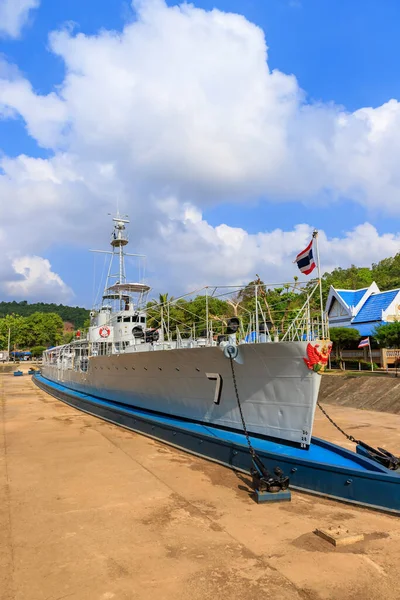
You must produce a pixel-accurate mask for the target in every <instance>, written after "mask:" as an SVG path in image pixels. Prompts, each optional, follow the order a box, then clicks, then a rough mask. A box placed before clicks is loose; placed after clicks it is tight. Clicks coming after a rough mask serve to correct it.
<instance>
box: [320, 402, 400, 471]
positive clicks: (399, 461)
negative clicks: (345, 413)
mask: <svg viewBox="0 0 400 600" xmlns="http://www.w3.org/2000/svg"><path fill="white" fill-rule="evenodd" d="M317 406H318V408H319V409H320V411H321V412H322V413H323V414H324V415H325V417H326V418H327V419H328V421H329V422H330V423H332V425H333V426H334V427H336V429H337V430H338V431H340V433H341V434H343V435H344V437H345V438H347V439H348V440H349V441H350V442H353V443H354V444H357V445H358V446H361V447H362V448H364V450H365V451H366V455H367V457H368V458H370V459H372V460H374V461H375V462H378V463H380V464H381V465H383V466H384V467H386V468H387V469H390V470H391V471H395V470H396V469H398V468H399V467H400V457H397V456H395V455H394V454H392V453H391V452H388V451H387V450H385V449H384V448H379V447H378V448H374V447H373V446H370V445H369V444H366V443H365V442H363V441H362V440H357V439H356V438H355V437H354V436H352V435H349V434H348V433H346V432H345V431H343V429H342V428H341V427H339V425H338V424H337V423H335V421H334V420H333V419H332V417H330V416H329V415H328V413H327V412H326V410H325V409H324V408H322V406H321V405H320V403H319V402H318V401H317Z"/></svg>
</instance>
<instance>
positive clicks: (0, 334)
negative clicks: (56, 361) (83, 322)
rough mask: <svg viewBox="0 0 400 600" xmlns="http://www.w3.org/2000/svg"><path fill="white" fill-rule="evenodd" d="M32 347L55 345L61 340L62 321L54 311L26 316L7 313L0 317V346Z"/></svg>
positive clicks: (12, 347)
mask: <svg viewBox="0 0 400 600" xmlns="http://www.w3.org/2000/svg"><path fill="white" fill-rule="evenodd" d="M9 333H10V348H11V349H14V348H21V349H26V348H33V347H35V346H46V347H48V346H56V345H58V344H61V343H62V340H63V321H62V319H61V317H60V316H59V315H57V314H54V313H38V312H36V313H33V314H31V315H29V316H28V317H21V316H19V315H7V316H6V317H4V318H2V319H0V348H1V349H2V350H5V349H6V348H7V346H8V335H9Z"/></svg>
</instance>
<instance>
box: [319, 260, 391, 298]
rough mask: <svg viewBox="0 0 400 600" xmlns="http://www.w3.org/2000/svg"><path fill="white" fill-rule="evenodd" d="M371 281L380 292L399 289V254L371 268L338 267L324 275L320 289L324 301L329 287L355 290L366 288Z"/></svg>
mask: <svg viewBox="0 0 400 600" xmlns="http://www.w3.org/2000/svg"><path fill="white" fill-rule="evenodd" d="M373 281H375V282H376V284H377V285H378V287H379V289H380V290H381V291H382V292H384V291H385V290H391V289H396V288H399V287H400V253H398V254H396V256H392V257H390V258H384V259H383V260H381V261H380V262H378V263H376V264H373V265H372V267H371V268H368V267H356V266H354V265H352V266H351V267H349V268H348V269H342V268H341V267H338V268H337V269H334V271H332V273H325V274H324V276H323V278H322V288H323V293H324V296H325V299H326V298H327V296H328V293H329V287H330V286H331V285H333V287H335V288H339V289H345V290H356V289H361V288H364V287H368V286H369V285H371V283H372V282H373Z"/></svg>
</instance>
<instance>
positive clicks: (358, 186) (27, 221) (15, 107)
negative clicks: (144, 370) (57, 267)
mask: <svg viewBox="0 0 400 600" xmlns="http://www.w3.org/2000/svg"><path fill="white" fill-rule="evenodd" d="M0 1H1V0H0ZM135 6H136V8H137V19H136V20H135V21H134V22H132V23H129V24H127V25H126V26H125V28H124V30H123V31H122V32H110V31H105V30H102V31H100V32H99V33H98V34H97V35H92V36H88V35H84V34H81V33H79V34H76V35H75V34H74V33H73V32H71V31H70V30H64V31H58V32H54V33H53V34H52V35H51V36H50V48H51V50H52V51H53V52H54V53H55V54H57V55H58V56H59V57H60V58H61V59H62V61H63V62H64V64H65V77H64V80H63V81H62V83H61V84H60V85H59V86H57V87H55V88H54V90H53V91H52V92H51V93H49V94H47V95H40V94H37V93H36V92H35V90H34V89H33V87H32V85H31V83H30V82H29V81H27V80H26V79H25V78H24V77H23V76H22V75H21V74H20V73H18V71H17V70H16V69H12V68H11V67H10V66H9V65H4V64H3V65H1V64H0V116H2V117H3V118H16V117H19V116H21V117H22V118H23V120H24V121H25V123H26V128H27V131H28V133H29V134H30V135H31V136H32V137H33V138H34V139H35V140H36V141H37V142H38V144H39V145H41V146H43V147H45V148H48V149H49V150H50V151H52V156H51V157H50V158H48V159H37V158H32V157H28V156H24V155H21V156H19V157H17V158H15V159H10V158H7V157H4V158H3V159H1V160H0V250H1V248H5V249H7V251H8V250H11V251H12V252H13V256H14V255H15V253H16V252H17V253H20V254H23V255H29V256H30V255H37V254H44V253H45V252H46V249H47V248H48V247H49V246H51V245H54V244H55V243H61V244H74V245H76V244H80V245H82V246H86V247H87V246H89V245H92V244H93V243H97V244H98V243H99V238H100V240H101V239H103V237H102V236H103V235H107V233H108V229H107V227H108V223H107V222H106V220H105V215H106V213H107V212H109V211H114V210H115V207H116V204H117V202H118V203H119V206H120V208H121V210H122V211H124V212H128V213H129V214H130V216H131V218H132V236H131V237H132V238H134V239H135V245H136V246H137V247H138V250H139V249H146V251H147V252H148V254H149V264H150V265H152V266H153V268H154V270H155V271H159V272H161V273H162V275H161V276H160V278H159V279H158V283H159V285H160V287H165V288H167V287H169V286H170V283H169V282H172V281H175V282H176V283H175V285H176V286H179V285H181V286H182V284H181V283H180V282H182V281H187V282H188V285H191V284H193V285H194V286H197V284H198V283H206V282H210V280H212V279H213V280H214V281H218V282H221V281H222V280H224V281H226V282H228V281H233V282H234V283H235V282H239V281H240V282H242V281H246V280H247V279H249V277H250V278H252V277H254V274H255V272H258V271H263V272H264V273H265V278H268V279H269V280H271V279H282V278H284V277H286V276H287V277H292V275H293V274H294V271H293V267H292V265H291V260H292V259H293V256H294V255H295V254H296V253H297V251H298V250H299V249H301V245H302V244H303V243H305V241H306V240H307V239H308V237H309V235H310V232H311V227H310V226H309V225H297V226H296V227H294V228H293V229H292V230H291V231H286V232H284V231H281V230H278V229H274V230H272V231H267V232H265V231H260V233H258V234H254V235H252V234H249V233H248V232H246V231H245V230H243V229H239V228H232V227H229V226H228V225H226V224H221V225H220V226H219V227H212V226H211V225H210V224H208V223H207V222H206V221H205V220H204V219H203V217H202V212H203V210H204V209H205V208H206V207H207V206H210V205H212V204H217V203H219V202H221V201H225V200H227V199H229V200H230V201H237V202H242V203H245V202H247V201H248V200H249V199H252V198H258V197H259V196H265V197H267V198H272V199H273V200H275V201H276V202H279V201H281V202H284V201H287V200H298V201H303V202H306V203H307V202H308V203H310V204H312V206H313V207H314V208H315V207H317V206H318V204H319V203H324V202H327V201H328V200H329V201H332V200H335V199H336V198H339V197H347V198H350V199H352V200H353V201H355V202H358V203H359V204H361V205H362V206H364V207H366V208H367V209H370V210H379V211H382V212H386V213H391V214H393V215H400V199H399V195H400V174H399V173H400V172H399V170H398V164H399V162H400V135H399V134H400V104H399V102H397V100H390V101H388V102H387V103H386V104H384V105H382V106H381V107H378V108H361V109H359V110H357V111H355V112H347V111H346V110H345V109H343V108H342V107H339V106H336V105H334V104H316V103H307V102H306V101H305V95H304V93H303V91H302V90H301V89H300V88H299V85H298V82H297V80H296V78H295V77H294V76H293V75H286V74H284V73H282V72H280V71H278V70H274V71H271V70H270V69H269V66H268V49H267V46H266V41H265V38H264V34H263V32H262V30H261V29H260V28H258V27H257V26H255V25H253V24H251V23H249V22H248V21H247V20H246V19H245V18H244V17H242V16H240V15H233V14H227V13H223V12H221V11H218V10H215V9H214V10H212V11H209V12H206V11H204V10H201V9H197V8H195V7H193V6H192V5H189V4H183V5H181V6H174V7H167V6H166V4H165V3H164V2H163V0H140V1H139V0H138V1H137V2H135ZM20 215H23V216H24V218H23V219H22V220H21V219H20ZM313 215H315V220H316V221H318V216H317V214H316V213H315V211H314V213H313ZM105 239H107V238H105ZM399 242H400V240H399V236H398V235H393V236H389V235H388V236H379V234H378V233H377V231H376V230H375V229H374V227H373V226H372V225H368V224H365V225H362V226H359V227H358V228H356V229H354V231H352V232H349V233H347V234H344V235H343V236H342V237H341V238H340V239H339V238H338V239H337V240H336V239H333V240H326V239H325V237H324V235H323V234H322V233H321V252H325V253H328V256H332V257H334V258H332V259H330V258H329V259H328V260H327V261H326V267H327V268H328V266H329V267H333V266H336V265H338V264H341V265H342V266H346V265H347V264H349V263H350V262H355V263H356V264H370V263H371V261H374V260H379V259H381V258H383V257H385V256H387V255H389V254H393V253H395V252H396V251H398V250H399V247H400V246H399ZM260 274H262V273H260ZM263 276H264V275H263ZM10 289H11V288H10Z"/></svg>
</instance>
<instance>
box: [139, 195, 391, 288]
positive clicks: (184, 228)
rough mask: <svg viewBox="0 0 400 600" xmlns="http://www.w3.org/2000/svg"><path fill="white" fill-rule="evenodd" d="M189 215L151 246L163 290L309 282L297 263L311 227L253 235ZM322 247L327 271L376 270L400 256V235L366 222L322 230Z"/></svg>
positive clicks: (177, 220) (172, 222)
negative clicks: (339, 230) (337, 233)
mask: <svg viewBox="0 0 400 600" xmlns="http://www.w3.org/2000/svg"><path fill="white" fill-rule="evenodd" d="M183 212H184V213H185V215H186V218H185V217H183V216H182V217H181V218H179V216H178V215H177V214H175V216H174V218H172V219H170V220H169V221H168V223H164V224H162V225H159V227H158V230H157V234H158V235H156V236H153V238H152V239H148V240H147V243H146V245H145V249H146V253H147V254H148V255H149V257H150V260H149V264H152V263H153V264H156V263H157V266H158V273H155V274H154V279H155V281H156V284H157V287H159V288H162V287H163V286H164V287H165V288H166V289H171V287H172V288H173V289H180V290H182V289H185V291H190V290H191V289H194V288H195V287H197V286H199V285H213V284H219V285H223V284H226V285H228V284H232V285H242V284H244V283H246V282H247V281H249V280H251V279H254V278H255V276H256V274H259V275H260V276H261V277H262V278H263V279H264V281H268V282H270V283H279V282H282V281H293V276H295V275H297V276H299V278H300V279H301V280H306V279H307V278H306V277H304V276H302V275H301V274H300V273H299V271H298V269H297V267H296V265H295V264H293V260H294V257H295V256H296V255H297V254H298V252H300V251H301V250H302V249H303V248H304V247H305V246H306V245H307V244H308V242H309V241H310V239H311V235H312V231H313V227H312V226H311V225H307V224H299V225H296V226H295V227H294V228H293V230H291V231H283V230H281V229H274V230H272V231H262V232H259V233H256V234H250V233H248V232H247V231H245V230H244V229H241V228H238V227H229V226H228V225H225V224H223V225H219V226H217V227H212V226H211V225H210V224H209V223H207V222H206V221H204V220H203V219H201V217H200V220H199V215H198V214H196V215H195V218H194V219H191V218H187V214H188V210H187V207H186V208H185V209H184V210H183ZM319 245H320V253H321V268H322V270H323V271H324V272H326V271H331V270H333V269H334V268H335V267H337V266H341V267H343V268H345V267H349V266H350V265H351V264H356V265H357V266H370V265H371V263H372V262H378V261H379V260H381V259H382V258H385V257H387V256H393V255H394V254H396V253H397V252H399V250H400V232H399V233H397V234H384V235H379V233H378V232H377V230H376V228H375V227H374V226H373V225H371V224H370V223H364V224H363V225H359V226H358V227H355V228H354V229H353V230H351V231H348V232H344V234H343V235H342V236H341V237H335V238H329V237H328V236H326V234H325V232H324V231H320V232H319ZM182 274H184V277H182ZM182 280H183V282H184V283H183V284H182Z"/></svg>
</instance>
